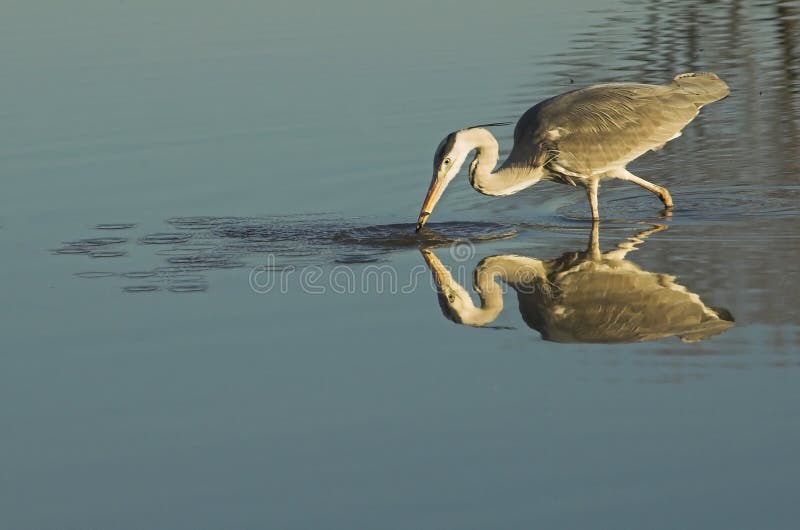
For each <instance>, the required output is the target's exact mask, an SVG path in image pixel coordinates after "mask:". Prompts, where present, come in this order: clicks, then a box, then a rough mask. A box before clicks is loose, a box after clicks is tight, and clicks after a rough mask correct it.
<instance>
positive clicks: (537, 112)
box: [504, 83, 701, 175]
mask: <svg viewBox="0 0 800 530" xmlns="http://www.w3.org/2000/svg"><path fill="white" fill-rule="evenodd" d="M700 106H701V105H700V104H699V103H698V102H697V98H696V97H693V96H692V95H691V94H690V93H688V92H686V91H685V90H683V89H682V88H681V87H680V86H678V85H677V84H675V83H671V84H667V85H641V84H632V83H618V84H605V85H594V86H590V87H587V88H583V89H580V90H575V91H573V92H567V93H566V94H562V95H560V96H556V97H554V98H551V99H548V100H546V101H543V102H541V103H539V104H538V105H536V106H534V107H533V108H531V109H530V110H528V111H527V112H526V113H525V114H524V115H523V116H522V117H521V118H520V120H519V122H518V123H517V126H516V129H515V131H514V148H513V149H512V151H511V153H510V155H509V158H508V160H507V162H506V164H504V165H523V164H524V165H533V166H536V165H544V164H545V163H546V162H553V163H557V165H558V166H560V167H561V168H564V169H567V170H568V171H570V172H574V173H577V174H580V175H592V174H600V173H603V172H605V171H607V170H609V169H611V168H615V167H620V166H624V165H625V164H627V163H628V162H630V161H631V160H633V159H635V158H637V157H639V156H641V155H642V154H644V153H645V152H646V151H648V150H651V149H657V148H658V147H659V146H662V145H663V144H665V143H667V142H668V141H670V140H671V139H673V138H676V137H677V136H678V134H679V133H680V131H681V129H683V128H684V127H685V126H686V125H687V124H688V123H689V122H690V121H692V119H694V117H695V116H696V115H697V112H698V110H699V108H700ZM554 130H555V131H558V134H556V135H554V134H553V131H554ZM553 152H555V153H557V157H553V156H549V157H548V156H546V154H547V153H553Z"/></svg>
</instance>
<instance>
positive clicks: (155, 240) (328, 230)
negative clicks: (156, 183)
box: [52, 215, 518, 293]
mask: <svg viewBox="0 0 800 530" xmlns="http://www.w3.org/2000/svg"><path fill="white" fill-rule="evenodd" d="M166 223H167V224H168V225H169V226H170V229H169V230H168V231H160V232H154V233H149V234H135V233H133V230H134V229H135V228H136V225H135V224H133V223H104V224H99V225H96V226H95V230H99V231H103V232H112V231H113V232H114V234H115V235H114V236H109V235H104V236H103V237H94V236H92V237H85V238H83V239H78V240H74V241H67V242H65V243H64V244H63V245H62V246H61V247H59V248H56V249H53V250H52V253H53V254H60V255H79V256H84V257H87V258H91V259H92V260H93V261H92V264H94V263H96V261H94V260H96V259H98V258H106V259H105V260H104V263H106V264H109V265H112V264H113V265H115V266H116V267H121V266H123V265H124V263H120V260H119V258H122V257H124V256H126V255H128V254H129V253H132V252H133V251H134V249H136V250H137V251H139V250H143V249H149V250H151V251H152V253H153V255H154V257H156V259H158V260H160V262H161V263H160V264H159V265H158V266H156V267H154V268H152V269H149V270H134V271H131V270H119V271H101V270H87V271H81V272H77V273H76V276H78V277H80V278H87V279H98V278H110V277H117V278H119V279H121V280H122V281H123V285H121V287H122V289H123V290H124V291H126V292H131V293H141V292H154V291H161V290H167V291H171V292H179V293H187V292H200V291H205V290H207V288H208V278H207V275H206V273H207V272H208V271H211V270H222V269H232V268H242V267H246V266H248V259H249V258H250V257H252V256H254V255H264V254H269V255H271V256H273V258H274V263H275V266H276V267H289V266H304V265H318V266H324V265H328V264H334V263H344V264H353V265H356V264H362V263H374V262H378V261H382V260H385V259H387V255H388V254H389V253H391V252H393V251H399V250H404V249H409V248H416V247H420V246H441V245H446V244H451V243H456V242H464V241H468V242H470V243H480V242H483V241H492V240H497V239H505V238H509V237H514V236H515V235H516V234H517V232H518V229H517V228H516V227H515V226H514V225H511V224H502V223H481V222H450V223H431V224H430V225H429V226H428V227H426V228H425V229H424V230H422V231H421V232H419V233H416V232H415V231H414V228H415V225H414V224H412V223H399V224H382V225H370V224H364V223H363V222H360V221H359V220H357V219H342V218H335V217H329V216H315V215H295V216H286V217H207V216H199V217H174V218H171V219H168V220H167V221H166ZM116 234H119V235H116ZM110 258H114V259H110Z"/></svg>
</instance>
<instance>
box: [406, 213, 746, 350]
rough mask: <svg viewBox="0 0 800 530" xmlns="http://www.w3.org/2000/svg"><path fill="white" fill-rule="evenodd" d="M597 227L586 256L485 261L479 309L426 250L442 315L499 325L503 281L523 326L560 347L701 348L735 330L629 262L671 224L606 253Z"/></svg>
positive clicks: (728, 318)
mask: <svg viewBox="0 0 800 530" xmlns="http://www.w3.org/2000/svg"><path fill="white" fill-rule="evenodd" d="M598 226H599V223H598V222H597V221H595V222H594V223H593V225H592V232H591V237H590V240H589V245H588V247H587V249H586V250H585V251H582V252H580V251H579V252H567V253H565V254H564V255H563V256H561V257H560V258H558V259H553V260H539V259H535V258H531V257H527V256H519V255H513V254H505V255H497V256H490V257H487V258H484V259H483V260H481V262H480V263H479V264H478V266H477V267H476V268H475V271H474V274H473V279H474V284H473V286H474V289H475V291H476V292H477V293H478V296H479V297H480V305H476V304H474V303H473V302H472V298H471V297H470V295H469V293H468V292H467V290H466V289H464V287H462V286H461V285H460V284H459V283H458V282H457V281H456V280H455V279H454V278H453V275H452V274H451V273H450V271H449V270H447V268H445V266H444V265H443V264H442V262H441V261H439V259H438V258H437V257H436V255H435V254H434V253H433V252H432V251H430V250H426V249H422V250H421V252H422V255H423V257H424V258H425V262H426V263H427V265H428V268H429V269H430V270H431V272H432V274H433V279H434V282H435V283H436V287H437V295H438V299H439V306H440V307H441V309H442V313H443V314H444V315H445V317H447V318H448V319H449V320H452V321H454V322H456V323H459V324H464V325H468V326H476V327H481V326H485V325H487V324H490V323H491V322H493V321H494V320H495V319H497V317H498V316H499V314H500V312H501V311H502V310H503V289H502V286H501V284H500V283H499V281H502V282H503V283H505V284H506V285H508V286H510V287H511V288H513V289H514V290H515V291H516V293H517V300H518V303H519V311H520V313H521V314H522V318H523V320H524V321H525V323H526V324H528V325H529V326H530V327H532V328H533V329H536V330H537V331H539V333H541V335H542V338H543V339H545V340H549V341H554V342H595V343H614V342H641V341H648V340H655V339H661V338H664V337H669V336H673V335H677V336H678V337H679V338H680V339H681V340H682V341H684V342H695V341H700V340H704V339H707V338H709V337H711V336H713V335H716V334H718V333H722V332H723V331H725V330H726V329H728V328H730V327H732V326H733V325H734V319H733V316H732V315H731V314H730V312H729V311H727V310H726V309H721V308H715V307H711V306H708V305H706V304H705V303H704V302H703V301H702V300H701V299H700V297H699V296H698V295H697V294H695V293H692V292H690V291H689V290H688V289H686V287H684V286H682V285H679V284H678V283H676V282H675V277H673V276H670V275H668V274H661V273H655V272H648V271H645V270H642V269H641V267H639V266H638V265H636V264H635V263H633V262H631V261H628V260H627V259H626V256H627V254H628V252H630V251H632V250H635V249H636V246H637V245H639V244H641V243H642V242H643V241H644V239H645V238H646V237H647V236H648V235H650V234H653V233H655V232H659V231H661V230H665V229H666V226H664V225H656V226H653V228H650V229H648V230H644V231H642V232H639V233H638V234H636V235H634V236H633V237H629V238H628V239H626V240H625V241H623V242H621V243H620V244H618V245H617V247H616V248H614V249H613V250H611V251H609V252H606V253H602V252H600V245H599V235H598V234H599V228H598Z"/></svg>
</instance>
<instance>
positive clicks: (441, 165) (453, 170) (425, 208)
mask: <svg viewBox="0 0 800 530" xmlns="http://www.w3.org/2000/svg"><path fill="white" fill-rule="evenodd" d="M499 125H510V122H502V123H487V124H484V125H476V126H474V127H467V128H466V129H461V130H460V131H456V132H452V133H450V134H448V135H447V136H446V137H445V138H444V140H442V141H441V142H439V146H438V147H437V148H436V153H435V154H434V155H433V177H432V178H431V185H430V186H429V187H428V194H427V195H425V201H424V202H423V203H422V208H421V209H420V211H419V219H418V220H417V232H419V231H420V229H421V228H422V227H423V225H425V222H426V221H427V220H428V217H430V215H431V212H432V211H433V207H434V206H436V203H437V202H439V199H440V198H441V196H442V193H443V192H444V189H445V188H446V187H447V185H448V184H450V182H451V181H452V180H453V179H454V178H456V175H458V172H459V171H460V170H461V166H462V165H464V160H466V158H467V155H468V154H469V153H470V151H472V150H473V149H477V150H478V154H476V156H475V159H474V160H473V161H472V163H471V164H470V175H472V173H473V172H474V171H475V169H476V168H477V167H478V162H479V157H480V154H481V152H482V151H487V152H493V153H494V163H496V162H497V140H495V138H494V136H492V134H491V133H490V132H489V131H487V130H486V129H485V127H494V126H499Z"/></svg>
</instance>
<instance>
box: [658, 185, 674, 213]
mask: <svg viewBox="0 0 800 530" xmlns="http://www.w3.org/2000/svg"><path fill="white" fill-rule="evenodd" d="M656 194H657V195H658V198H659V199H661V202H663V203H664V208H666V209H667V210H670V209H672V195H670V194H669V191H667V188H659V189H658V191H657V192H656Z"/></svg>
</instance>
